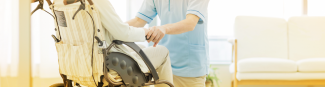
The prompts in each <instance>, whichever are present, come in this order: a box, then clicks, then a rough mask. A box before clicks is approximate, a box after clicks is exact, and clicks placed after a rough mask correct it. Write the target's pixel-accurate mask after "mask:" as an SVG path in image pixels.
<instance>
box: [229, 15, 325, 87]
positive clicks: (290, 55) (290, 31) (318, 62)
mask: <svg viewBox="0 0 325 87" xmlns="http://www.w3.org/2000/svg"><path fill="white" fill-rule="evenodd" d="M229 42H231V43H232V44H233V56H234V60H233V64H232V65H231V67H230V71H231V72H232V73H233V74H234V76H233V77H235V78H233V87H237V85H325V17H308V16H302V17H291V18H290V19H289V20H288V21H286V20H285V19H282V18H271V17H254V16H238V17H237V18H236V20H235V39H229Z"/></svg>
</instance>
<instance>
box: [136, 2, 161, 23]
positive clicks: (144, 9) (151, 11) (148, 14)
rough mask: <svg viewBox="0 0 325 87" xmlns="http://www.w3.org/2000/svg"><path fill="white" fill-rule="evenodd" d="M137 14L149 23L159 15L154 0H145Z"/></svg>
mask: <svg viewBox="0 0 325 87" xmlns="http://www.w3.org/2000/svg"><path fill="white" fill-rule="evenodd" d="M136 16H137V17H139V18H141V19H143V20H145V21H147V23H148V24H149V23H150V22H151V21H152V20H153V19H154V18H155V17H156V16H157V10H156V6H155V2H154V0H144V1H143V3H142V6H141V8H140V10H139V12H138V13H137V15H136Z"/></svg>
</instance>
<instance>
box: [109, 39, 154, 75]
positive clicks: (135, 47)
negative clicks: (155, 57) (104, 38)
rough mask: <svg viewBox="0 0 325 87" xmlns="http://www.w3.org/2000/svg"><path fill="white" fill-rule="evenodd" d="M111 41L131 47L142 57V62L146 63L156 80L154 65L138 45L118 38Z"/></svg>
mask: <svg viewBox="0 0 325 87" xmlns="http://www.w3.org/2000/svg"><path fill="white" fill-rule="evenodd" d="M113 43H115V44H117V45H121V44H125V45H127V46H128V47H130V48H131V49H133V50H134V51H135V52H136V53H137V54H138V55H139V56H140V57H141V58H142V59H143V61H144V63H146V65H147V66H148V68H149V70H150V72H151V73H152V76H153V78H154V81H158V79H159V76H158V73H157V71H156V69H155V67H154V66H153V65H152V63H151V61H150V60H149V58H148V57H147V55H146V54H145V53H144V52H143V51H142V49H141V48H140V47H139V46H138V45H136V44H135V43H134V42H123V41H119V40H114V41H113Z"/></svg>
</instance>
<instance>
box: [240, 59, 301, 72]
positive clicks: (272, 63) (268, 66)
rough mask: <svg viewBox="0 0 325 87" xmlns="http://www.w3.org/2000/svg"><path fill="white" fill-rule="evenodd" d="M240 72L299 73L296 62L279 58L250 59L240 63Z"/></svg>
mask: <svg viewBox="0 0 325 87" xmlns="http://www.w3.org/2000/svg"><path fill="white" fill-rule="evenodd" d="M237 66H238V67H237V69H238V72H246V73H247V72H297V64H296V62H295V61H292V60H288V59H279V58H248V59H242V60H240V61H238V65H237Z"/></svg>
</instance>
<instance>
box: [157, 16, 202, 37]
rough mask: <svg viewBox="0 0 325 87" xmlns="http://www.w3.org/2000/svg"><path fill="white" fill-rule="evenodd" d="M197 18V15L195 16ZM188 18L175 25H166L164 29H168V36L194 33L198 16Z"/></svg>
mask: <svg viewBox="0 0 325 87" xmlns="http://www.w3.org/2000/svg"><path fill="white" fill-rule="evenodd" d="M194 16H195V15H194ZM194 16H193V15H191V16H187V18H186V19H185V20H182V21H180V22H177V23H173V24H166V25H163V26H162V27H165V28H166V34H181V33H185V32H189V31H193V30H194V29H195V26H196V24H197V22H198V20H199V18H198V17H197V16H195V17H194Z"/></svg>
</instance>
